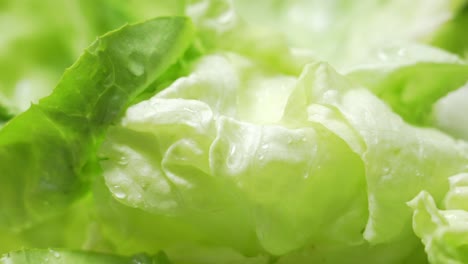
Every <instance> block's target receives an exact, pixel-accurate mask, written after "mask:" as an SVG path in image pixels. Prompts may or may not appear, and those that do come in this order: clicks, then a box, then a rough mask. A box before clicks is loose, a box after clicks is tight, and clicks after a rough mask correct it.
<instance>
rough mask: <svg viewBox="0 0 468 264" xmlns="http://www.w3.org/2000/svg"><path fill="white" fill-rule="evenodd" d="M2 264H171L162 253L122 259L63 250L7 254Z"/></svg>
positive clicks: (26, 251) (113, 256)
mask: <svg viewBox="0 0 468 264" xmlns="http://www.w3.org/2000/svg"><path fill="white" fill-rule="evenodd" d="M0 263H2V264H29V263H37V264H49V263H50V264H67V263H75V264H134V263H139V264H171V262H170V261H169V259H168V258H167V256H166V255H165V254H164V253H163V252H160V253H159V254H157V255H154V256H148V255H145V254H138V255H134V256H132V257H121V256H116V255H109V254H99V253H90V252H80V251H69V250H62V249H42V250H37V249H36V250H34V249H33V250H21V251H15V252H11V253H8V254H5V255H4V256H3V257H2V258H0Z"/></svg>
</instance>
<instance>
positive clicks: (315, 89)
mask: <svg viewBox="0 0 468 264" xmlns="http://www.w3.org/2000/svg"><path fill="white" fill-rule="evenodd" d="M453 63H455V65H458V64H456V63H457V62H453ZM448 67H451V66H448ZM399 68H404V67H403V66H399ZM441 74H443V72H442V73H441ZM219 76H223V78H219ZM446 89H452V88H449V87H447V88H446ZM446 92H448V91H446ZM101 151H102V155H104V156H105V157H106V158H107V160H106V161H103V162H102V164H103V168H104V178H105V183H106V186H107V187H108V188H109V190H110V191H111V193H112V196H113V197H114V198H115V199H116V200H118V201H120V203H122V205H119V207H121V208H120V209H116V210H115V211H113V212H106V213H105V215H104V214H103V216H102V217H103V218H104V219H107V221H106V223H107V224H108V226H107V228H108V229H107V231H106V232H108V236H109V237H111V236H114V237H124V238H125V239H129V240H130V241H128V243H127V245H126V246H128V247H127V248H125V247H122V250H128V251H130V252H131V250H132V248H133V247H135V248H138V247H141V246H142V245H148V244H149V243H154V244H161V245H170V246H169V248H170V247H171V246H174V247H177V246H178V245H179V244H187V242H190V241H196V240H197V239H198V241H203V242H199V246H200V245H216V246H220V247H231V248H234V249H236V250H239V251H240V252H243V253H245V254H263V252H264V251H266V252H267V253H269V254H273V255H277V256H283V257H281V258H280V259H279V263H296V262H294V261H312V260H316V261H317V263H325V262H326V261H334V262H333V263H349V262H347V261H349V260H352V261H356V262H358V263H359V262H362V261H373V260H375V261H377V259H378V261H380V262H379V263H405V261H406V263H412V261H415V260H418V262H423V263H424V261H425V260H424V254H422V250H421V246H420V242H419V241H418V240H417V239H416V238H415V237H414V235H413V232H412V230H411V211H410V210H409V209H408V207H407V206H406V202H407V201H409V200H411V199H412V198H413V197H414V196H416V194H417V193H419V192H420V191H421V190H428V191H430V192H431V193H433V194H434V195H435V196H436V197H438V198H439V199H440V197H442V196H443V195H444V194H445V192H446V191H447V190H448V182H447V178H448V177H449V176H451V175H454V174H456V173H459V172H462V171H464V170H466V169H467V162H468V146H467V144H466V143H464V142H461V141H456V140H454V139H453V138H451V137H450V136H448V135H446V134H444V133H442V132H440V131H437V130H435V129H432V128H421V127H415V126H413V125H410V124H408V123H406V122H405V121H404V120H403V119H402V118H401V117H400V116H399V115H397V114H396V113H395V112H393V111H392V109H391V108H390V107H389V106H388V105H387V104H386V103H385V102H384V101H382V100H380V99H379V98H378V97H377V96H376V95H374V94H373V93H372V92H371V91H370V90H369V89H365V88H362V87H361V86H360V85H357V84H356V83H355V82H353V80H350V79H348V78H346V77H344V76H342V75H340V74H338V73H337V72H336V71H335V70H334V69H332V68H331V67H330V66H329V65H327V64H324V63H314V64H309V65H307V66H305V68H304V69H303V71H302V73H301V74H300V75H299V76H297V75H294V74H291V73H285V72H282V71H281V70H276V71H275V70H272V69H271V68H269V67H268V66H263V65H261V64H259V63H258V60H256V59H249V58H246V57H243V56H241V55H238V54H237V55H236V54H232V53H215V54H208V55H205V56H203V57H201V58H200V59H198V60H197V61H196V62H195V63H194V64H193V65H192V71H191V72H190V73H189V74H188V75H187V76H185V77H181V78H180V79H178V80H176V81H175V82H174V83H172V84H171V85H170V86H169V87H167V88H166V89H164V90H163V91H162V92H160V93H158V94H157V95H156V96H154V97H153V98H151V99H148V100H146V101H142V102H140V103H138V104H136V105H133V106H132V107H130V108H129V109H128V111H127V113H126V115H125V117H124V118H123V119H122V121H121V123H120V125H119V126H116V127H115V128H113V129H112V130H111V131H110V133H109V137H108V139H107V140H106V142H105V144H104V145H103V148H102V149H101ZM102 188H103V187H102V186H101V187H100V188H98V189H97V192H98V193H99V192H105V190H102ZM396 190H398V191H396ZM125 208H126V209H125ZM132 208H137V209H140V210H143V211H144V212H145V213H144V214H143V213H142V214H141V216H135V217H132V218H131V219H130V218H127V220H125V221H119V220H116V219H119V217H117V215H118V214H119V211H120V210H129V211H130V210H134V209H132ZM108 213H109V214H108ZM113 214H115V216H112V215H113ZM146 216H148V217H151V218H152V219H154V220H152V221H155V222H158V223H160V225H158V227H151V228H149V227H148V223H147V224H136V223H142V222H141V221H144V220H143V217H146ZM214 217H216V218H214ZM140 218H141V219H140ZM168 219H171V220H168ZM169 222H170V224H168V223H169ZM165 223H166V224H165ZM163 225H166V228H163V227H162V226H163ZM122 226H125V230H126V231H125V232H128V234H127V235H126V234H125V233H122V231H121V229H122ZM193 227H196V230H194V229H193ZM145 230H154V232H155V234H165V233H166V232H168V233H170V232H169V231H165V230H173V232H176V231H175V230H190V232H188V231H184V232H181V233H178V235H177V237H169V234H168V235H167V237H166V235H161V236H159V237H154V236H149V237H146V238H145V239H144V240H141V241H138V239H137V238H135V239H132V237H130V236H129V234H131V233H133V232H145ZM160 230H162V231H160ZM233 230H236V231H235V232H233ZM118 241H119V239H116V241H115V242H114V243H118ZM137 245H138V246H137ZM143 247H144V246H143ZM352 252H361V253H362V254H359V253H356V254H353V253H352ZM377 252H378V253H377ZM341 254H345V255H346V256H348V257H349V258H348V257H343V258H340V256H342V255H341ZM382 255H387V256H391V257H388V258H387V259H385V260H382V259H381V256H382ZM320 261H321V262H320ZM376 263H377V262H376Z"/></svg>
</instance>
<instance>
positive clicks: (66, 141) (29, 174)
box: [0, 17, 192, 229]
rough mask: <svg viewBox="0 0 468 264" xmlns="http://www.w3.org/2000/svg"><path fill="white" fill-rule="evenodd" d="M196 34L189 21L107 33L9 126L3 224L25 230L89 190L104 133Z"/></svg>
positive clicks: (2, 163)
mask: <svg viewBox="0 0 468 264" xmlns="http://www.w3.org/2000/svg"><path fill="white" fill-rule="evenodd" d="M191 37H192V28H191V24H190V22H189V21H188V20H187V19H185V18H182V17H174V18H158V19H155V20H151V21H148V22H145V23H142V24H137V25H132V26H125V27H123V28H121V29H119V30H117V31H114V32H111V33H108V34H106V35H105V36H103V37H101V38H99V39H98V40H97V41H96V42H95V43H94V44H93V45H92V46H91V47H89V48H88V49H87V50H86V51H85V53H84V54H83V55H82V57H81V58H80V59H79V60H78V61H77V63H75V64H74V65H73V66H72V67H71V68H70V69H68V70H67V71H66V73H65V74H64V76H63V77H62V79H61V81H60V82H59V84H58V85H57V87H56V89H55V90H54V92H53V93H52V94H51V95H50V96H49V97H46V98H44V99H42V100H41V101H40V102H39V104H37V105H33V106H31V108H29V109H28V110H27V111H26V112H24V113H22V114H21V115H19V116H17V117H16V118H14V119H13V120H11V121H10V122H8V124H6V125H5V126H4V127H3V128H2V130H1V131H0V157H1V159H0V167H1V171H2V182H3V183H2V186H3V188H4V191H3V192H2V193H1V194H0V195H1V196H0V197H1V199H0V204H1V207H2V211H1V213H0V226H1V227H2V228H4V227H7V228H18V229H21V228H23V227H25V226H28V225H30V224H31V223H33V222H36V221H40V220H42V219H44V218H45V217H47V216H48V215H54V214H57V213H59V212H60V211H61V210H62V209H63V208H66V207H67V206H69V205H70V203H72V202H73V201H74V200H75V199H76V198H77V197H78V196H80V195H81V194H82V193H84V192H86V190H87V187H86V186H87V185H88V184H89V182H90V181H91V179H90V178H89V175H86V173H85V171H86V169H87V163H88V162H90V161H93V160H95V151H96V148H97V147H98V146H99V143H100V141H101V139H102V136H103V133H104V131H105V130H106V128H107V127H108V126H109V125H110V124H111V123H112V122H114V121H115V120H117V118H118V117H119V115H120V113H121V112H122V111H123V110H124V109H125V107H126V105H127V104H128V103H129V102H130V101H131V100H132V99H133V98H135V97H136V96H137V95H138V94H139V93H141V92H142V91H143V90H144V89H145V87H146V86H147V85H148V84H150V83H152V82H153V81H154V80H155V79H156V78H157V77H158V76H159V75H161V74H162V73H163V72H164V71H165V70H166V69H167V68H168V67H169V66H170V65H171V64H173V63H174V62H175V61H176V60H177V59H178V58H179V57H180V56H181V55H182V53H183V52H184V51H185V49H186V48H187V47H188V45H189V44H190V41H191ZM44 153H48V154H47V155H44ZM23 164H27V166H24V165H23Z"/></svg>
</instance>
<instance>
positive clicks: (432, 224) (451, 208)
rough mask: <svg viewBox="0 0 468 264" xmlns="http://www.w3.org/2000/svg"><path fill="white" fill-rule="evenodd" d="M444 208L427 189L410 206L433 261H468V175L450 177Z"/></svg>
mask: <svg viewBox="0 0 468 264" xmlns="http://www.w3.org/2000/svg"><path fill="white" fill-rule="evenodd" d="M449 181H450V190H449V191H448V192H447V194H446V196H445V198H444V201H443V203H441V204H442V205H441V206H442V207H443V209H438V204H439V203H436V200H434V198H433V196H432V195H431V194H430V193H429V192H426V191H422V192H421V193H419V194H418V195H417V196H416V197H415V198H414V199H413V200H412V201H411V202H409V203H408V204H409V206H410V207H411V208H412V209H413V211H414V213H413V228H414V231H415V233H416V235H418V236H419V237H420V238H421V239H422V241H423V243H424V245H425V249H426V253H427V255H428V258H429V261H430V262H431V263H433V264H442V263H447V264H462V263H467V262H468V204H467V203H466V198H467V197H468V192H467V190H468V188H467V187H468V174H467V173H461V174H457V175H454V176H452V177H450V178H449Z"/></svg>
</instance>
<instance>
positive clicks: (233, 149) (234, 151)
mask: <svg viewBox="0 0 468 264" xmlns="http://www.w3.org/2000/svg"><path fill="white" fill-rule="evenodd" d="M234 153H236V145H232V147H231V150H230V151H229V155H234Z"/></svg>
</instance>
